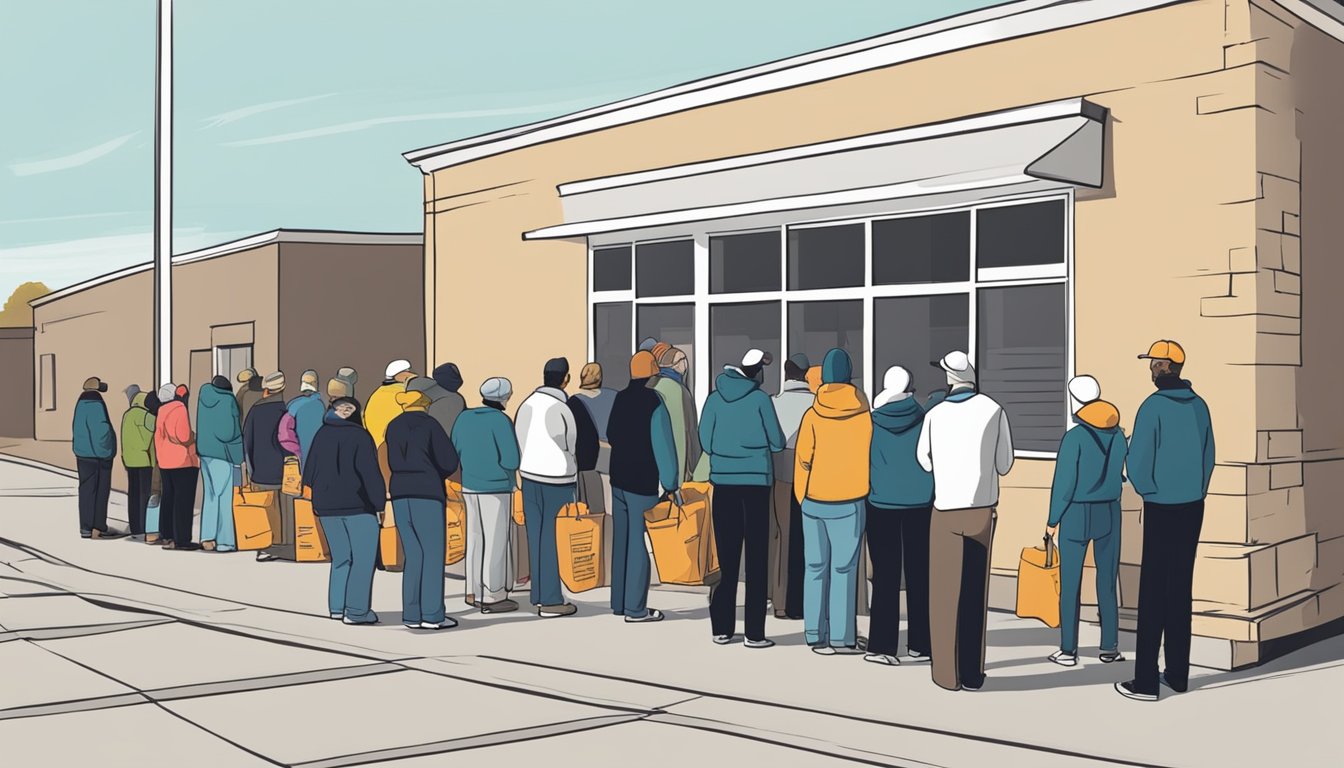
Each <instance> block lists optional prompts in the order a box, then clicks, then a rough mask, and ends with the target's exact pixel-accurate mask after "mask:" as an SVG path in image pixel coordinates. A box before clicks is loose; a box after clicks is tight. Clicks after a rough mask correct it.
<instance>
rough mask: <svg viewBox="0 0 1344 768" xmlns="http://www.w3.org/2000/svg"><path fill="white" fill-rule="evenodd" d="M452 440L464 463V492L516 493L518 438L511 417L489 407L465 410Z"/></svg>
mask: <svg viewBox="0 0 1344 768" xmlns="http://www.w3.org/2000/svg"><path fill="white" fill-rule="evenodd" d="M452 441H453V447H454V448H455V449H456V450H457V455H458V457H459V458H460V460H461V463H462V490H463V491H465V492H468V493H510V492H512V491H513V487H514V479H513V473H514V472H517V471H518V463H519V462H518V459H519V455H518V438H517V436H515V435H514V433H513V423H512V422H510V421H509V416H508V414H506V413H504V412H503V411H500V410H497V409H495V408H491V407H490V406H488V405H487V406H481V407H480V408H471V409H469V410H466V411H463V412H462V415H461V416H458V417H457V421H455V422H454V423H453V434H452Z"/></svg>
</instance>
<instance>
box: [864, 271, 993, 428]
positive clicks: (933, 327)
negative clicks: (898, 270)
mask: <svg viewBox="0 0 1344 768" xmlns="http://www.w3.org/2000/svg"><path fill="white" fill-rule="evenodd" d="M969 326H970V297H969V296H967V295H966V294H964V293H952V294H947V295H945V296H895V297H888V298H877V299H874V300H873V335H874V338H873V365H874V366H875V368H874V370H873V377H872V379H873V389H872V392H873V394H876V393H878V392H881V391H882V378H883V377H884V376H886V374H887V369H888V368H890V367H891V366H893V365H899V366H901V367H903V368H905V369H906V370H907V371H909V372H910V375H911V378H912V379H913V380H914V384H915V392H916V394H917V395H918V396H919V400H920V402H923V401H924V399H925V397H926V396H927V395H928V394H929V393H931V392H934V391H936V390H939V389H943V388H944V387H946V386H947V376H946V374H944V373H943V371H942V370H941V369H939V368H934V367H933V366H931V365H929V363H930V362H932V361H934V360H939V359H941V358H942V356H943V355H945V354H947V353H948V352H951V351H952V350H954V349H960V350H966V349H968V348H969V346H968V343H969V341H970V328H969Z"/></svg>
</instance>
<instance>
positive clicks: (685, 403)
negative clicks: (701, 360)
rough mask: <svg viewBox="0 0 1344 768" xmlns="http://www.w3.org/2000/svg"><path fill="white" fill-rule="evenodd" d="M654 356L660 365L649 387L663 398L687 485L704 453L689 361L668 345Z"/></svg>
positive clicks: (681, 475)
mask: <svg viewBox="0 0 1344 768" xmlns="http://www.w3.org/2000/svg"><path fill="white" fill-rule="evenodd" d="M651 352H652V354H653V356H654V359H656V360H657V361H658V375H657V376H656V377H654V378H652V379H650V380H649V386H650V387H651V388H652V389H653V390H654V391H656V392H657V393H658V396H659V397H661V398H662V400H663V406H664V407H666V408H667V414H668V416H669V417H670V418H671V419H672V437H673V438H674V439H675V440H676V443H677V478H678V479H679V480H680V481H681V482H686V481H688V480H690V479H691V473H692V472H694V470H695V467H696V465H697V464H699V463H700V451H701V449H700V435H699V433H698V424H699V421H700V414H699V412H698V411H697V409H696V407H695V396H694V395H692V394H691V390H690V386H689V381H688V380H687V376H689V374H690V359H689V358H687V357H686V353H685V352H684V351H682V350H681V349H678V348H677V347H674V346H672V345H671V344H666V343H662V344H658V345H657V346H655V347H654V348H653V350H651Z"/></svg>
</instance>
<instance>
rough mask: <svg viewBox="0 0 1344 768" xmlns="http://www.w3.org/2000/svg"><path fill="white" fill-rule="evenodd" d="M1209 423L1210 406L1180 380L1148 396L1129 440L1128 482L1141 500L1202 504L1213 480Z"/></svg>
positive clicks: (1212, 457) (1188, 385) (1136, 418)
mask: <svg viewBox="0 0 1344 768" xmlns="http://www.w3.org/2000/svg"><path fill="white" fill-rule="evenodd" d="M1213 459H1214V445H1213V423H1212V420H1211V419H1210V418H1209V406H1208V405H1206V404H1205V403H1204V400H1203V398H1201V397H1200V396H1199V395H1197V394H1195V392H1194V390H1193V389H1191V388H1190V382H1188V381H1181V382H1179V383H1178V384H1176V385H1175V386H1170V387H1164V388H1161V389H1159V390H1158V391H1156V392H1154V393H1153V394H1151V395H1149V396H1148V399H1147V400H1144V401H1143V405H1141V406H1140V407H1139V413H1138V415H1137V416H1136V417H1135V418H1134V435H1133V437H1131V438H1130V440H1129V462H1128V465H1127V466H1128V469H1129V482H1130V483H1132V484H1133V485H1134V490H1135V491H1138V493H1139V495H1140V496H1142V497H1143V499H1144V501H1151V502H1153V503H1155V504H1188V503H1190V502H1194V501H1201V500H1203V499H1204V497H1205V496H1206V495H1207V494H1208V492H1209V478H1211V477H1212V476H1213Z"/></svg>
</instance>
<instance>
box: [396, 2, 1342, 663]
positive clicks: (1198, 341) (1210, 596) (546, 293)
mask: <svg viewBox="0 0 1344 768" xmlns="http://www.w3.org/2000/svg"><path fill="white" fill-rule="evenodd" d="M1341 40H1344V7H1341V6H1340V5H1339V4H1336V3H1332V2H1326V1H1324V0H1313V1H1312V2H1303V1H1302V0H1189V1H1186V2H1171V1H1169V0H1075V1H1074V2H1056V0H1020V1H1019V2H1013V3H1008V4H1005V5H1002V6H997V7H993V8H989V9H985V10H982V11H977V12H974V13H968V14H964V15H961V16H956V17H953V18H949V19H945V20H943V21H938V22H935V23H932V24H927V25H924V26H920V27H917V28H913V29H908V30H903V31H900V32H896V33H893V34H888V35H883V36H879V37H874V38H871V39H867V40H863V41H859V42H856V43H852V44H848V45H843V46H840V47H837V48H831V49H828V50H824V51H819V52H816V53H812V54H807V55H803V56H798V57H794V58H791V59H785V60H782V61H778V62H774V63H771V64H766V65H762V66H759V67H755V68H751V69H747V70H743V71H739V72H733V73H729V74H726V75H722V76H717V77H711V78H707V79H703V80H699V81H696V82H693V83H689V84H686V85H682V86H677V87H673V88H669V89H666V90H662V91H658V92H655V93H650V94H647V95H644V96H640V97H637V98H633V99H628V100H625V101H621V102H616V103H613V104H609V105H606V106H602V107H597V108H594V109H590V110H587V111H584V112H579V113H576V114H572V115H568V116H565V117H561V118H557V119H554V120H548V121H545V122H541V123H536V124H531V125H526V126H521V127H519V128H516V129H511V130H505V131H500V132H497V133H492V134H488V135H485V136H480V137H477V138H473V139H467V140H462V141H456V142H452V143H449V144H444V145H441V146H435V147H430V148H427V149H422V150H417V151H413V152H408V153H407V154H406V155H405V157H406V159H407V160H408V161H409V162H410V163H412V164H413V165H415V166H416V167H418V168H419V169H420V170H421V171H422V172H423V174H424V214H425V254H424V255H425V274H426V283H425V291H426V294H425V295H426V302H427V307H426V336H425V341H426V356H427V358H428V360H430V361H431V362H440V361H443V360H446V359H449V358H451V359H452V360H454V361H456V362H458V363H459V364H460V365H461V367H462V370H463V371H464V372H465V373H466V375H467V377H468V380H469V386H472V384H473V382H475V381H479V380H480V379H481V378H484V377H486V376H490V375H506V376H509V377H510V378H512V379H513V380H514V382H515V385H516V387H517V388H519V389H520V390H522V391H526V390H528V389H529V388H531V387H532V386H535V385H536V384H538V383H539V379H540V368H541V363H542V361H543V360H545V359H546V358H548V357H552V356H554V355H558V354H564V355H567V356H568V357H569V358H570V360H571V361H572V362H573V363H577V362H578V361H580V360H582V359H596V360H599V361H601V362H603V363H605V366H606V370H607V372H608V382H609V384H611V385H615V386H619V385H620V384H621V383H622V382H623V380H624V371H625V361H626V360H627V359H628V355H629V354H630V352H631V349H632V347H633V345H634V344H635V343H636V339H641V338H644V337H647V336H656V337H658V338H660V339H663V340H666V341H670V342H674V343H677V344H679V345H682V346H683V347H685V349H686V350H687V352H688V353H689V354H690V355H691V356H692V358H693V361H694V371H693V374H694V375H693V378H694V389H695V392H696V396H697V397H698V398H699V399H701V400H703V398H704V397H705V395H706V393H707V392H708V390H709V388H710V387H711V386H712V377H713V375H714V374H715V373H716V372H717V371H718V370H719V369H720V368H721V366H722V365H723V364H724V363H725V362H727V361H730V360H733V359H734V358H735V357H736V356H737V355H739V354H740V353H741V352H742V350H743V349H745V348H746V347H748V346H759V347H763V348H766V349H771V350H775V351H776V352H779V353H781V354H777V355H776V359H777V360H778V359H781V358H782V356H783V354H785V353H789V352H793V351H798V350H802V351H805V352H807V353H808V354H809V355H810V356H812V358H813V359H814V360H815V359H818V357H819V356H820V354H821V352H822V351H824V350H825V349H826V348H827V347H830V346H833V345H840V346H843V347H845V348H847V349H848V350H849V351H850V353H851V355H852V356H853V357H854V360H855V363H856V366H855V367H856V375H857V376H858V377H859V378H860V380H861V383H862V384H863V385H864V387H865V388H866V389H867V390H868V392H869V394H870V395H871V394H873V393H874V392H875V390H876V388H877V385H878V377H879V376H880V375H881V371H882V370H884V369H885V367H886V366H888V365H891V364H893V363H897V362H900V363H904V364H906V365H907V367H909V368H911V370H913V371H915V372H916V379H917V383H918V386H919V388H920V389H921V390H922V391H924V392H928V391H929V390H930V389H932V388H936V387H939V386H941V383H942V382H941V381H940V379H939V376H938V372H937V371H934V370H932V369H931V368H929V367H928V366H927V365H925V361H928V360H932V359H936V358H937V357H938V355H939V354H941V353H942V352H943V351H946V350H948V349H951V348H955V347H965V348H967V349H968V350H969V351H970V352H971V354H972V356H973V358H975V360H976V362H977V363H978V364H979V367H980V369H981V372H982V384H983V388H984V389H985V390H986V391H987V392H989V393H991V394H992V395H994V396H995V397H996V398H998V399H999V400H1000V401H1002V402H1003V403H1004V404H1005V405H1006V406H1007V408H1008V411H1009V414H1010V416H1011V419H1012V423H1013V426H1014V431H1015V433H1016V435H1017V438H1018V446H1019V449H1020V451H1019V461H1018V462H1017V465H1016V467H1015V468H1014V470H1013V472H1012V473H1011V474H1010V475H1009V476H1008V477H1007V478H1006V482H1005V483H1004V485H1005V488H1004V492H1003V497H1002V502H1001V507H1000V509H999V523H998V526H999V527H998V533H997V536H996V541H995V547H994V554H993V570H994V574H995V579H994V582H995V588H994V597H993V600H994V602H995V604H996V605H998V606H999V607H1010V606H1011V605H1012V602H1013V578H1014V574H1015V572H1016V565H1017V558H1018V553H1019V551H1020V549H1021V548H1022V547H1027V546H1032V545H1033V544H1034V543H1037V542H1039V541H1040V535H1041V530H1042V527H1043V525H1044V521H1045V515H1046V509H1047V502H1048V496H1049V485H1050V479H1051V473H1052V470H1053V463H1052V457H1053V455H1054V450H1055V447H1056V445H1057V444H1058V441H1059V439H1060V436H1061V435H1062V434H1063V433H1064V431H1065V429H1066V428H1067V427H1068V425H1069V408H1068V402H1067V398H1066V393H1065V382H1066V381H1067V379H1068V378H1069V377H1070V376H1071V375H1073V374H1075V373H1091V374H1093V375H1095V376H1097V377H1098V378H1099V379H1100V380H1101V382H1102V384H1103V387H1104V392H1105V395H1106V396H1107V398H1108V399H1110V400H1112V401H1114V402H1116V403H1117V404H1118V405H1119V406H1120V408H1121V410H1122V412H1123V414H1124V423H1125V426H1126V427H1127V428H1128V426H1129V425H1131V424H1132V421H1133V416H1134V413H1135V411H1136V409H1137V408H1138V405H1139V404H1140V402H1141V401H1142V399H1143V398H1144V397H1145V396H1146V395H1147V394H1148V393H1149V392H1150V391H1151V384H1150V382H1149V381H1148V371H1147V369H1146V368H1145V366H1144V365H1143V363H1142V362H1141V361H1137V360H1136V359H1135V356H1136V355H1137V354H1139V353H1141V352H1143V351H1145V350H1146V349H1147V345H1148V344H1149V343H1150V342H1151V341H1152V340H1154V339H1159V338H1175V339H1178V340H1180V341H1181V342H1182V343H1183V344H1184V345H1185V347H1186V349H1187V350H1188V351H1189V354H1190V364H1189V365H1188V366H1187V369H1186V372H1187V374H1188V375H1189V376H1190V377H1191V378H1192V379H1193V381H1194V383H1195V387H1196V389H1197V390H1198V391H1199V392H1201V393H1202V394H1203V395H1204V396H1205V398H1206V399H1207V400H1208V402H1209V403H1210V406H1211V408H1212V411H1213V414H1214V418H1215V428H1216V431H1217V436H1218V468H1217V471H1216V473H1215V475H1214V480H1213V488H1212V491H1213V494H1214V495H1212V496H1211V497H1210V498H1209V502H1208V511H1207V515H1206V522H1205V526H1204V531H1203V537H1202V538H1203V540H1204V541H1205V542H1207V543H1205V544H1203V545H1202V548H1201V556H1200V561H1199V565H1198V569H1197V574H1196V598H1197V604H1196V606H1195V610H1196V616H1195V620H1194V631H1195V633H1196V635H1197V637H1196V639H1195V657H1196V659H1197V660H1198V661H1200V663H1203V664H1207V665H1210V666H1215V667H1222V668H1233V667H1241V666H1246V665H1249V664H1255V663H1258V662H1261V661H1264V660H1266V659H1268V658H1269V657H1272V656H1274V655H1277V654H1280V653H1282V652H1284V651H1286V650H1291V649H1292V648H1294V647H1297V646H1300V645H1302V644H1304V643H1307V642H1310V641H1311V640H1313V639H1315V638H1318V637H1321V636H1324V635H1326V634H1331V633H1337V632H1339V631H1340V630H1341V628H1344V586H1341V584H1340V582H1341V581H1344V515H1341V514H1339V511H1338V499H1339V498H1340V497H1341V495H1344V473H1341V472H1340V469H1341V468H1342V467H1344V465H1341V464H1340V461H1341V460H1344V410H1341V409H1340V408H1339V407H1338V404H1337V402H1336V393H1335V392H1334V390H1335V389H1336V386H1337V385H1336V382H1337V380H1338V378H1339V375H1340V374H1341V373H1344V366H1342V365H1341V363H1340V358H1339V355H1338V345H1337V342H1336V341H1335V339H1336V337H1337V334H1338V331H1337V330H1336V329H1338V328H1340V327H1344V303H1341V302H1339V301H1336V300H1334V298H1335V297H1334V293H1336V292H1338V291H1340V290H1342V289H1344V259H1340V258H1338V249H1339V243H1340V242H1344V219H1341V217H1340V216H1338V214H1337V212H1336V211H1335V210H1334V209H1335V208H1336V207H1337V206H1338V201H1339V200H1341V199H1344V150H1341V148H1340V143H1339V140H1338V126H1339V125H1340V124H1342V122H1344V91H1341V90H1340V89H1339V87H1338V83H1337V82H1336V81H1337V79H1338V77H1337V74H1338V73H1339V72H1341V71H1344V42H1341ZM1304 278H1310V279H1309V280H1307V279H1304ZM483 318H489V324H488V325H486V324H482V323H481V322H479V321H480V320H481V319H483ZM1332 318H1333V319H1332ZM465 327H471V328H472V329H473V331H472V332H470V333H460V332H459V330H460V329H462V328H465ZM778 379H779V371H778V370H777V369H775V370H771V371H770V372H769V377H768V382H769V384H768V386H769V388H772V389H773V388H774V387H777V386H778V383H779V381H778ZM1124 507H1125V525H1124V553H1123V558H1122V560H1123V562H1124V563H1125V565H1123V566H1122V569H1123V572H1122V576H1121V580H1122V584H1121V587H1122V601H1123V604H1124V606H1125V607H1126V611H1125V616H1126V617H1127V618H1132V615H1133V614H1132V608H1133V607H1134V606H1135V603H1136V600H1137V574H1138V566H1139V563H1140V562H1141V552H1140V544H1141V535H1140V531H1141V527H1140V526H1141V520H1140V504H1139V500H1138V499H1137V498H1136V497H1134V496H1133V495H1132V494H1130V495H1127V496H1126V499H1125V503H1124Z"/></svg>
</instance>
